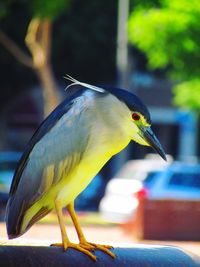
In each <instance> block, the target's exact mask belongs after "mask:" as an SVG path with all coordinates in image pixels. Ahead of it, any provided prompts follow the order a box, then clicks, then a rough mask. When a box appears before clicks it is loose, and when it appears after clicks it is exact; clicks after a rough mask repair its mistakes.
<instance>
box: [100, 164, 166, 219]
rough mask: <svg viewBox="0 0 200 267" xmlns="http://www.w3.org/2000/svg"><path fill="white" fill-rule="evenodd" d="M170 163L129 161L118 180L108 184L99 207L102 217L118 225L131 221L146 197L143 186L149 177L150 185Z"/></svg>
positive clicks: (118, 175)
mask: <svg viewBox="0 0 200 267" xmlns="http://www.w3.org/2000/svg"><path fill="white" fill-rule="evenodd" d="M169 162H170V161H169ZM169 162H168V163H166V162H164V161H163V160H160V159H145V160H131V161H128V162H127V163H126V164H125V165H124V167H123V168H122V169H121V171H120V172H119V173H118V174H117V175H116V178H113V179H111V180H110V181H109V182H108V184H107V187H106V191H105V195H104V197H103V198H102V200H101V202H100V205H99V210H100V213H101V215H102V217H103V218H104V219H106V220H107V221H110V222H116V223H123V222H126V221H129V219H130V218H131V217H132V216H133V214H134V213H135V211H136V210H137V207H138V204H139V201H140V199H141V197H145V195H146V193H147V190H146V188H145V187H144V184H143V182H144V181H145V179H146V178H147V176H149V183H150V182H151V181H150V180H151V176H152V175H154V174H155V173H157V172H158V171H161V170H163V169H164V168H166V167H167V166H168V165H169Z"/></svg>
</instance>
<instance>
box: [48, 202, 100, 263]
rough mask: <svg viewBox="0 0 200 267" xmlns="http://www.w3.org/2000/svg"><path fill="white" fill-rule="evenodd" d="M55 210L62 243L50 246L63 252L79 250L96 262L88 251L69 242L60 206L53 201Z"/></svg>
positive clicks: (94, 257)
mask: <svg viewBox="0 0 200 267" xmlns="http://www.w3.org/2000/svg"><path fill="white" fill-rule="evenodd" d="M55 209H56V213H57V216H58V222H59V225H60V230H61V236H62V243H61V244H60V243H56V244H52V245H51V246H59V247H63V249H64V251H65V250H67V249H68V248H74V249H76V250H79V251H81V252H83V253H85V254H86V255H88V256H89V257H90V258H91V259H92V260H94V261H96V256H94V255H93V254H92V253H91V252H90V251H88V250H87V249H85V248H83V247H81V246H80V244H74V243H72V242H70V240H69V238H68V236H67V233H66V230H65V223H64V220H63V214H62V206H61V204H60V202H59V201H55Z"/></svg>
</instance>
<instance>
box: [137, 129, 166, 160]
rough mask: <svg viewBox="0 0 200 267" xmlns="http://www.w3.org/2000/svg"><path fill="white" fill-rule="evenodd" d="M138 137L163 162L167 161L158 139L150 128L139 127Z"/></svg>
mask: <svg viewBox="0 0 200 267" xmlns="http://www.w3.org/2000/svg"><path fill="white" fill-rule="evenodd" d="M139 129H140V133H139V134H140V136H141V137H142V139H143V140H144V141H145V142H146V143H147V144H148V145H149V146H151V147H152V148H153V149H154V150H155V151H156V152H157V153H158V154H159V155H160V156H161V157H162V158H163V159H164V160H166V161H167V158H166V155H165V152H164V149H163V148H162V146H161V144H160V142H159V141H158V138H157V137H156V136H155V134H154V132H153V131H152V130H151V128H150V127H139Z"/></svg>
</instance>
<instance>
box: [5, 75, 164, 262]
mask: <svg viewBox="0 0 200 267" xmlns="http://www.w3.org/2000/svg"><path fill="white" fill-rule="evenodd" d="M67 79H68V80H70V81H72V82H73V83H72V84H71V85H80V86H81V87H79V89H78V90H74V89H68V90H67V94H68V95H67V97H66V99H65V100H64V101H63V102H62V103H61V104H60V105H59V106H58V107H57V108H56V109H55V110H54V111H53V112H52V113H51V114H50V115H49V116H48V117H47V118H46V119H45V120H44V121H43V123H42V124H41V125H40V127H39V129H38V130H37V131H36V132H35V134H34V135H33V137H32V139H31V140H30V142H29V143H28V145H27V147H26V150H25V152H24V154H23V156H22V158H21V160H20V162H19V165H18V168H17V170H16V172H15V175H14V178H13V181H12V185H11V189H10V196H9V201H8V204H7V212H6V225H7V233H8V237H9V238H10V239H12V238H16V237H19V236H21V235H22V234H24V233H25V232H26V231H27V230H28V229H29V228H30V227H31V226H32V225H33V224H34V223H35V222H37V221H38V220H39V219H41V218H43V217H44V216H45V215H47V214H48V213H49V212H50V211H52V210H53V209H54V208H55V210H56V213H57V216H58V221H59V225H60V229H61V235H62V243H61V244H54V245H58V246H62V247H63V248H64V250H66V249H67V248H75V249H77V250H79V251H82V252H83V253H85V254H87V255H88V256H89V257H91V258H92V259H94V260H95V259H96V257H95V255H93V254H92V253H91V251H92V250H94V249H101V250H103V251H105V252H106V253H108V254H109V255H110V256H112V257H114V254H113V253H112V252H111V251H110V250H109V248H110V246H106V245H97V244H93V243H89V242H87V241H86V238H85V237H84V234H83V232H82V230H81V227H80V225H79V223H78V219H77V216H76V214H75V211H74V200H75V198H76V197H77V196H78V195H79V194H80V193H81V192H82V191H83V190H84V189H85V187H86V186H87V185H88V184H89V183H90V182H91V180H92V179H93V177H94V176H95V175H96V174H97V173H98V172H99V171H100V169H101V168H102V167H103V166H104V164H105V163H106V162H107V161H108V160H109V159H110V158H111V157H112V156H113V155H115V154H117V153H118V152H119V151H121V150H122V149H124V148H125V147H126V146H127V145H128V144H129V142H130V141H131V140H134V141H136V142H137V143H139V144H141V145H146V146H151V147H153V148H154V149H155V150H156V151H157V152H158V153H159V154H160V156H161V157H162V158H164V159H166V157H165V153H164V151H163V149H162V147H161V145H160V143H159V141H158V139H157V138H156V137H155V135H154V133H153V132H152V130H151V128H150V125H151V119H150V114H149V112H148V110H147V108H146V106H145V105H144V104H143V103H142V102H141V101H140V99H139V98H138V97H137V96H135V95H134V94H132V93H130V92H128V91H125V90H122V89H117V88H107V87H102V88H100V87H96V86H93V85H89V84H86V83H82V82H79V81H77V80H75V79H73V78H72V77H70V76H67ZM71 85H70V86H71ZM63 207H66V208H67V210H68V212H69V214H70V216H71V219H72V221H73V223H74V226H75V229H76V232H77V235H78V238H79V241H80V242H79V244H74V243H72V242H70V240H69V239H68V237H67V234H66V230H65V225H64V220H63V215H62V208H63Z"/></svg>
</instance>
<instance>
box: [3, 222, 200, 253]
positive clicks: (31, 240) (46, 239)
mask: <svg viewBox="0 0 200 267" xmlns="http://www.w3.org/2000/svg"><path fill="white" fill-rule="evenodd" d="M66 229H67V233H68V236H69V238H70V240H72V241H74V242H77V241H78V240H77V237H76V233H75V231H74V228H73V226H72V225H66ZM83 231H84V233H85V235H86V237H87V239H88V240H89V241H92V242H96V243H102V244H112V245H113V246H123V247H129V246H136V245H137V244H140V243H143V244H159V245H173V246H178V247H180V248H183V249H184V250H185V251H189V252H192V253H194V254H196V255H199V256H200V242H175V241H171V242H170V241H147V240H142V241H138V240H136V239H135V238H134V237H133V236H130V235H127V234H126V233H124V231H123V229H122V228H121V227H120V226H91V225H90V226H84V227H83ZM6 239H7V236H6V228H5V224H4V223H0V244H3V243H4V242H6ZM56 241H57V242H60V241H61V237H60V230H59V226H58V225H57V224H36V225H34V226H33V227H32V228H31V229H30V230H29V231H28V232H27V233H26V234H24V235H23V236H22V237H19V238H18V239H15V240H13V241H12V240H11V241H9V242H11V243H21V244H29V245H30V244H35V245H36V244H40V245H48V244H51V243H54V242H56ZM6 243H7V242H6Z"/></svg>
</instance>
